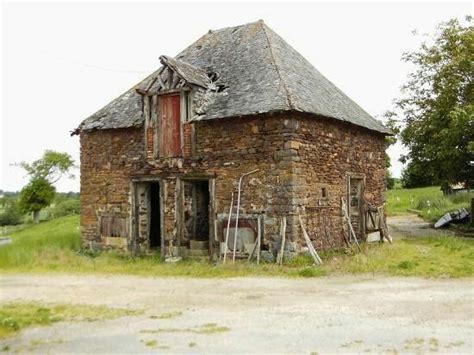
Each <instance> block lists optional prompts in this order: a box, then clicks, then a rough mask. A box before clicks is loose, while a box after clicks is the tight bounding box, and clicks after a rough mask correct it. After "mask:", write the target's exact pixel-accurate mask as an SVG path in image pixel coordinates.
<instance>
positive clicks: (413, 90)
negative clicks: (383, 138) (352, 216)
mask: <svg viewBox="0 0 474 355" xmlns="http://www.w3.org/2000/svg"><path fill="white" fill-rule="evenodd" d="M471 22H472V18H471V17H467V18H466V20H465V24H462V23H460V22H459V21H458V20H457V19H453V20H450V21H448V22H444V23H441V24H440V25H439V27H438V32H437V33H436V34H435V35H434V36H432V37H431V38H430V40H429V42H426V41H425V42H423V43H422V44H421V47H420V48H419V49H418V50H417V51H414V52H408V53H405V54H404V55H403V57H402V60H404V61H405V62H407V63H410V64H412V65H413V66H414V68H415V69H414V70H413V71H412V72H411V73H410V74H409V76H408V81H407V83H406V84H405V85H404V86H403V87H402V93H403V97H402V98H400V99H398V100H396V101H395V105H396V107H397V110H398V112H397V114H396V115H397V116H398V117H402V119H399V121H401V122H402V127H403V129H402V131H401V134H400V137H401V141H402V143H403V144H404V145H405V146H406V147H407V148H408V150H409V152H408V154H407V155H405V156H403V157H402V158H401V159H400V160H401V161H402V162H408V167H407V169H406V172H405V175H406V176H405V178H404V180H405V181H409V180H415V181H418V182H417V183H416V184H418V183H423V184H425V183H429V182H431V183H430V184H433V183H441V184H442V185H447V184H451V183H458V182H462V183H464V184H465V185H466V186H467V187H470V186H472V184H473V177H474V170H473V169H474V167H473V164H472V162H473V161H474V154H473V153H474V149H473V148H474V119H473V117H474V91H473V88H474V86H473V85H474V83H473V78H474V65H472V58H474V28H473V26H472V25H471Z"/></svg>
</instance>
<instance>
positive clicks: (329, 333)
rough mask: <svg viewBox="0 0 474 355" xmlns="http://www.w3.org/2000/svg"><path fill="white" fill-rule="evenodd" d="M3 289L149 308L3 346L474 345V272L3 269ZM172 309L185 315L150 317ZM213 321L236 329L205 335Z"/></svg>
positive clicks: (58, 327)
mask: <svg viewBox="0 0 474 355" xmlns="http://www.w3.org/2000/svg"><path fill="white" fill-rule="evenodd" d="M0 290H1V293H0V303H3V302H8V301H14V300H38V301H41V302H66V303H85V304H105V305H108V306H111V307H131V308H136V309H143V310H145V314H144V315H141V316H134V317H125V318H120V319H116V320H107V321H99V322H92V323H57V324H55V325H53V326H51V327H45V328H35V329H27V330H25V331H23V332H22V333H21V334H20V335H19V336H18V337H16V338H15V339H11V340H7V341H3V342H2V346H0V348H2V347H3V346H5V345H8V346H9V347H10V350H11V351H15V350H19V351H20V352H27V353H32V352H33V353H35V352H36V353H41V354H44V353H65V352H75V353H78V352H81V353H96V354H98V353H111V352H113V353H117V352H122V353H131V352H135V353H136V352H141V353H144V352H149V353H156V352H157V351H159V352H171V353H183V352H184V353H186V352H188V353H189V352H194V353H196V352H199V353H203V352H204V353H209V352H213V353H223V352H226V353H228V352H234V353H281V352H285V353H289V352H291V353H311V352H320V353H321V352H323V353H326V352H365V351H370V352H393V351H398V352H423V353H424V352H428V351H440V352H451V353H452V352H455V353H460V352H466V353H472V352H473V346H474V344H473V335H474V321H473V319H474V310H473V296H474V287H473V281H472V280H426V279H419V278H380V277H377V278H373V277H367V276H360V277H330V278H316V279H307V280H294V279H276V278H240V279H216V280H213V279H202V280H201V279H184V278H180V279H172V278H139V277H128V276H127V277H121V276H72V275H71V276H67V275H62V276H56V275H51V276H31V275H17V276H1V277H0ZM170 311H175V312H182V314H181V315H177V316H176V317H172V318H169V319H152V318H150V317H151V316H154V315H160V314H163V313H165V312H170ZM209 323H215V326H214V327H216V328H218V327H227V328H229V329H228V330H227V331H222V332H213V331H211V332H209V333H207V334H206V333H204V334H200V333H199V332H198V330H199V329H201V328H200V327H201V326H202V325H204V324H209ZM158 329H161V331H158V332H156V330H158ZM155 340H156V344H154V343H149V344H148V345H146V342H147V341H155Z"/></svg>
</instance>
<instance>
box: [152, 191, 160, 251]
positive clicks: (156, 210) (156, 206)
mask: <svg viewBox="0 0 474 355" xmlns="http://www.w3.org/2000/svg"><path fill="white" fill-rule="evenodd" d="M160 247H161V213H160V184H159V183H158V182H153V183H150V249H151V248H155V249H156V248H160Z"/></svg>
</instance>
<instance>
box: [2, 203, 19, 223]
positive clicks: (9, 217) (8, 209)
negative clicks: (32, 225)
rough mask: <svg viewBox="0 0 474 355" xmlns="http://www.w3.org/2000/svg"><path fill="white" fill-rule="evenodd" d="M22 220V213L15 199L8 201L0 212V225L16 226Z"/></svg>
mask: <svg viewBox="0 0 474 355" xmlns="http://www.w3.org/2000/svg"><path fill="white" fill-rule="evenodd" d="M22 222H23V215H22V214H21V212H20V209H19V208H18V205H17V203H16V202H15V201H10V202H9V203H8V204H7V205H6V206H5V210H4V211H3V212H2V213H0V226H16V225H18V224H21V223H22Z"/></svg>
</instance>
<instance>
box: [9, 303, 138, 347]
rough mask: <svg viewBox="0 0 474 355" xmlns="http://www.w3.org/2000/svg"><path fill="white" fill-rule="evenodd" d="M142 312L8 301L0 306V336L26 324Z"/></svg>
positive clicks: (105, 317)
mask: <svg viewBox="0 0 474 355" xmlns="http://www.w3.org/2000/svg"><path fill="white" fill-rule="evenodd" d="M140 313H142V312H140V311H136V310H128V309H121V308H109V307H106V306H89V305H72V304H52V305H42V304H39V303H33V302H28V303H8V304H3V305H2V307H1V308H0V339H1V338H6V337H8V336H11V335H14V334H15V333H17V332H19V331H21V330H22V329H24V328H27V327H33V326H46V325H51V324H53V323H56V322H60V321H88V322H92V321H97V320H101V319H113V318H118V317H123V316H129V315H137V314H140Z"/></svg>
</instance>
